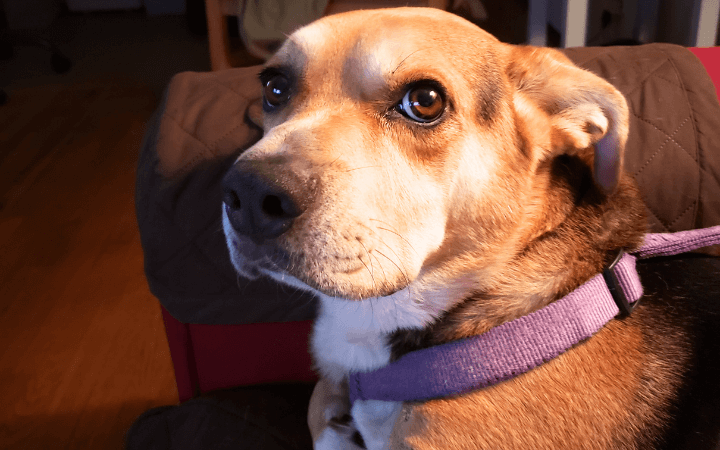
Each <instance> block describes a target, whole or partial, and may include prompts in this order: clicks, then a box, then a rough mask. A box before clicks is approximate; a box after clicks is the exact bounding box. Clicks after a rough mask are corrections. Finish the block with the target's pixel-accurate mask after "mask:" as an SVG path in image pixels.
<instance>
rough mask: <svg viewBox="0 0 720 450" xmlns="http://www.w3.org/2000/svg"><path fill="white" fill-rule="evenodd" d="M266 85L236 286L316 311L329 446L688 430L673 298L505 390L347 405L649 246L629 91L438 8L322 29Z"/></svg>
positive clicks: (297, 38)
mask: <svg viewBox="0 0 720 450" xmlns="http://www.w3.org/2000/svg"><path fill="white" fill-rule="evenodd" d="M260 80H261V82H262V86H263V99H262V110H263V112H262V125H263V128H264V136H263V138H262V139H261V140H260V141H259V142H257V143H256V144H255V145H253V146H252V147H251V148H249V149H248V150H246V151H245V152H244V153H242V154H241V156H240V157H239V158H238V159H237V161H236V162H235V163H234V165H233V166H232V168H231V169H230V170H229V171H228V173H227V175H226V176H225V178H224V179H223V186H224V187H223V189H224V193H223V195H224V197H223V219H222V220H223V230H224V233H225V235H226V240H227V245H228V249H229V252H230V257H231V261H232V263H233V266H234V267H235V269H236V270H237V271H238V273H240V274H242V275H244V276H247V277H250V278H256V277H258V276H269V277H272V278H274V279H276V280H278V281H280V282H282V283H285V284H288V285H290V286H294V287H297V288H299V289H304V290H310V291H312V292H313V293H315V294H316V295H317V296H318V298H319V312H318V317H317V320H316V322H315V325H314V332H313V335H312V338H311V349H312V354H313V358H314V362H315V365H316V367H317V370H318V372H319V375H320V377H321V380H320V382H319V383H318V385H317V387H316V389H315V393H314V394H313V399H312V400H311V404H310V410H309V415H308V422H309V426H310V430H311V433H312V435H313V440H314V443H315V448H316V449H355V448H368V449H389V448H392V449H440V448H443V449H444V448H447V449H526V448H527V449H530V448H532V449H656V448H658V449H659V448H669V447H663V446H667V445H671V444H672V443H673V442H675V443H677V442H680V440H681V437H678V436H680V435H681V434H682V433H686V434H688V433H689V431H687V430H689V429H690V428H688V426H689V425H688V426H685V425H682V424H681V423H680V422H682V420H680V419H677V417H678V416H679V414H678V411H679V409H681V408H685V410H688V407H687V405H690V403H688V402H689V400H687V401H686V400H683V399H684V398H686V397H687V396H685V397H683V395H685V394H683V393H684V392H686V391H687V389H688V388H687V386H688V385H689V384H688V383H689V381H688V377H690V375H688V374H689V371H690V369H689V367H695V368H697V367H699V366H697V364H695V365H694V362H693V361H696V359H697V357H696V356H694V355H697V351H695V350H694V349H696V347H695V344H694V342H695V341H694V340H693V339H694V337H693V334H692V329H693V326H694V325H693V324H695V322H693V320H691V319H690V318H689V317H690V316H689V315H682V314H681V313H679V312H678V311H680V310H682V308H683V307H681V306H677V305H674V304H673V303H672V302H670V301H667V302H665V303H663V302H662V301H657V302H654V301H652V300H645V299H644V300H643V303H642V304H641V305H640V306H639V307H638V308H636V310H635V311H634V312H633V313H632V314H631V315H630V316H629V317H627V318H624V319H622V320H613V321H611V322H610V323H608V324H607V325H606V326H605V327H603V328H602V329H601V330H600V331H599V332H598V333H597V334H596V335H594V336H593V337H592V338H590V339H588V340H587V341H586V342H584V343H582V345H578V346H575V347H573V348H572V349H571V350H570V351H568V352H566V353H564V354H562V355H560V356H559V357H557V358H555V359H553V360H551V361H548V362H547V363H545V364H543V365H541V366H539V367H537V368H535V369H533V370H531V371H529V372H527V373H525V374H522V375H520V376H517V377H515V378H513V379H510V380H507V381H504V382H503V383H500V384H497V385H495V386H492V387H489V388H486V389H479V390H476V391H473V392H470V393H467V394H463V395H460V396H453V397H450V398H440V399H433V400H429V401H420V402H405V403H402V402H392V401H380V400H367V401H358V402H356V403H355V404H354V405H352V407H351V406H350V403H349V400H348V399H347V389H348V387H347V378H348V374H349V373H350V372H358V371H360V372H363V371H370V370H374V369H377V368H380V367H383V366H385V365H387V364H388V363H389V362H391V361H395V360H397V359H398V358H400V357H401V356H402V355H405V354H407V353H409V352H411V351H414V350H418V349H422V348H427V347H432V346H436V345H439V344H443V343H446V342H451V341H456V340H458V339H462V338H466V337H471V336H476V335H480V334H482V333H485V332H487V331H488V330H491V329H493V328H494V327H497V326H499V325H501V324H503V323H506V322H508V321H511V320H513V319H516V318H518V317H521V316H524V315H527V314H529V313H531V312H533V311H536V310H538V309H540V308H542V307H545V306H546V305H548V304H550V303H552V302H554V301H556V300H557V299H559V298H561V297H563V296H565V295H567V294H568V293H570V292H572V291H573V290H574V289H576V288H577V287H578V286H580V285H581V284H582V283H584V282H585V281H587V280H589V279H590V278H592V277H593V276H595V275H597V274H598V273H600V272H601V271H602V270H603V268H605V267H607V265H608V264H610V262H611V261H612V259H613V258H614V257H615V255H616V254H617V252H618V251H619V250H621V249H623V250H626V251H631V250H634V249H636V248H638V247H639V246H640V245H641V244H642V242H643V237H644V234H645V232H646V221H645V216H644V206H643V203H642V201H641V200H640V195H639V193H638V190H637V187H636V186H635V184H634V182H633V180H632V179H631V177H630V176H629V175H627V174H626V173H625V172H624V171H623V153H624V151H625V143H626V139H627V135H628V106H627V103H626V100H625V99H624V97H623V96H622V95H621V94H620V93H619V92H618V91H617V90H616V89H615V88H614V87H613V86H612V85H610V84H609V83H608V82H606V81H604V80H603V79H601V78H599V77H598V76H596V75H594V74H592V73H590V72H588V71H585V70H582V69H580V68H578V67H576V66H575V65H574V64H572V63H571V62H570V61H569V60H568V59H567V58H566V57H565V56H563V55H562V54H561V53H560V52H558V51H556V50H552V49H547V48H534V47H528V46H513V45H508V44H504V43H501V42H499V41H498V40H497V39H495V38H494V37H493V36H491V35H490V34H488V33H486V32H484V31H483V30H481V29H479V28H478V27H476V26H475V25H473V24H471V23H470V22H467V21H465V20H464V19H462V18H460V17H458V16H455V15H452V14H450V13H447V12H443V11H440V10H434V9H429V8H399V9H380V10H368V11H354V12H348V13H343V14H339V15H334V16H329V17H325V18H323V19H320V20H319V21H317V22H314V23H312V24H310V25H308V26H306V27H303V28H301V29H299V30H298V31H296V32H295V33H293V34H292V35H291V36H289V38H288V39H287V41H286V42H285V43H284V44H283V46H282V47H281V48H280V49H279V51H278V52H277V53H276V54H275V55H274V56H273V57H272V58H271V59H270V60H269V61H268V62H267V63H266V65H265V68H264V69H263V70H262V72H261V74H260ZM658 264H659V263H658ZM702 264H716V261H715V260H712V261H710V262H707V261H704V262H702ZM683 267H684V266H683ZM653 270H654V269H653ZM671 271H672V272H673V273H676V274H677V273H683V274H684V275H683V276H686V277H692V276H693V275H694V274H696V273H697V271H696V270H694V269H692V268H686V269H685V270H684V271H682V270H679V269H672V270H671ZM649 273H650V276H649V277H650V278H652V274H653V273H655V272H653V271H652V270H651V271H650V272H649ZM657 283H660V284H662V283H664V282H663V281H662V278H660V279H659V281H657ZM668 289H669V288H668ZM646 291H652V292H654V291H653V289H652V288H650V289H648V288H647V286H646ZM666 291H667V289H666ZM698 292H699V291H698ZM678 295H680V294H678ZM650 297H652V295H651V296H650ZM666 297H667V298H670V297H672V296H671V295H670V296H667V295H666ZM676 316H680V317H681V319H677V320H675V319H676ZM689 330H690V331H689ZM713 348H715V350H717V346H715V347H713ZM715 350H713V351H714V352H715ZM711 354H712V355H714V356H713V357H712V358H715V356H717V354H718V353H717V352H715V353H711ZM708 355H710V353H709V354H708ZM694 358H695V359H694ZM712 358H710V359H712ZM693 370H695V369H693ZM698 370H699V369H698ZM703 370H704V369H703ZM705 372H707V371H705ZM712 373H713V374H718V373H720V372H718V371H715V372H712ZM713 376H714V375H713ZM705 378H706V382H705V384H703V385H702V386H704V389H707V391H706V392H707V393H708V395H710V391H712V392H714V393H717V388H713V386H714V384H717V383H714V384H713V382H711V381H708V380H710V379H712V377H710V378H707V377H705ZM713 389H714V390H713ZM687 392H689V391H687ZM693 392H696V391H693ZM683 402H684V403H683ZM706 409H707V408H706ZM703 411H704V410H703ZM688 417H689V416H688ZM686 422H687V420H686ZM683 423H684V422H683ZM686 425H687V424H686ZM683 426H685V428H682V427H683ZM680 429H682V430H686V431H677V430H680ZM673 430H675V431H673ZM713 430H714V428H713ZM719 432H720V431H719ZM673 433H674V434H673ZM713 445H714V444H713ZM674 448H679V447H674ZM692 448H700V447H692ZM708 448H710V447H708Z"/></svg>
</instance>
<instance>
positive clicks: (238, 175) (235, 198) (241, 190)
mask: <svg viewBox="0 0 720 450" xmlns="http://www.w3.org/2000/svg"><path fill="white" fill-rule="evenodd" d="M222 188H223V203H224V204H225V210H226V212H227V216H228V219H229V220H230V224H231V225H232V227H233V228H234V229H235V231H236V232H238V233H239V234H242V235H245V236H248V237H250V238H252V239H253V240H254V241H255V242H257V243H262V242H263V241H264V240H266V239H273V238H276V237H278V236H280V235H281V234H283V233H284V232H286V231H287V230H288V229H289V228H290V226H291V225H292V223H293V220H294V219H295V218H296V217H297V216H299V215H300V214H301V213H302V209H301V208H300V207H299V205H298V204H297V202H295V201H294V200H293V199H292V197H291V195H290V193H288V192H287V191H286V190H285V189H283V188H282V187H280V186H279V185H278V184H277V183H273V182H271V181H269V180H268V179H266V178H265V177H263V176H262V175H260V174H258V173H257V172H255V171H253V170H252V169H248V168H245V167H242V166H240V167H238V166H237V165H235V166H233V167H231V168H230V170H229V171H228V173H227V174H226V175H225V177H223V180H222Z"/></svg>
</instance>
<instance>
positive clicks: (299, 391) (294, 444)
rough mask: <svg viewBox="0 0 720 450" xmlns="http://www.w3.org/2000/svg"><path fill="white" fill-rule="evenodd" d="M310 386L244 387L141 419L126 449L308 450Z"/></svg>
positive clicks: (153, 411) (156, 410)
mask: <svg viewBox="0 0 720 450" xmlns="http://www.w3.org/2000/svg"><path fill="white" fill-rule="evenodd" d="M312 389H313V385H312V384H292V385H275V386H254V387H243V388H236V389H232V390H223V391H217V392H213V393H209V394H206V395H203V396H202V397H198V398H195V399H191V400H188V401H187V402H185V403H183V404H181V405H179V406H161V407H158V408H153V409H151V410H149V411H147V412H145V413H144V414H142V415H141V416H140V417H139V418H138V419H137V420H136V421H135V423H134V424H133V425H132V427H131V428H130V430H129V431H128V433H127V436H126V445H125V449H126V450H211V449H212V450H224V449H227V450H230V449H232V450H251V449H252V450H311V449H312V439H311V438H310V431H309V430H308V427H307V420H306V417H307V408H308V403H309V401H310V395H311V394H312Z"/></svg>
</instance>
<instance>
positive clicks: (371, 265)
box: [357, 238, 377, 288]
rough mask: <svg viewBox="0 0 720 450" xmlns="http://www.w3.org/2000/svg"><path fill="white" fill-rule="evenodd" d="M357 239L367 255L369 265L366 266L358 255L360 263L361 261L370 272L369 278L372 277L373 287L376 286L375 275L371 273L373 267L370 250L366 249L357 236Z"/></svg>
mask: <svg viewBox="0 0 720 450" xmlns="http://www.w3.org/2000/svg"><path fill="white" fill-rule="evenodd" d="M357 241H358V243H359V244H360V245H361V246H362V248H363V250H365V253H366V254H367V255H368V261H369V262H370V267H369V268H368V266H367V264H365V262H364V261H363V260H362V258H360V257H358V259H359V260H360V262H361V263H363V266H365V268H366V269H367V271H368V272H369V273H370V278H371V279H372V282H373V288H375V287H377V285H376V283H375V276H374V273H373V272H374V267H373V263H372V257H371V256H370V252H369V251H368V249H367V248H366V247H365V245H363V243H362V241H361V240H360V239H359V238H358V239H357Z"/></svg>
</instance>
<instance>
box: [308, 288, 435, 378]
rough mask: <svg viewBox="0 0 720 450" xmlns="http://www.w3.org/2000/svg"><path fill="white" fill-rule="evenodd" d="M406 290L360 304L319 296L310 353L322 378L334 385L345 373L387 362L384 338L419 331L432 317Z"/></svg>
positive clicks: (387, 352) (387, 353) (388, 350)
mask: <svg viewBox="0 0 720 450" xmlns="http://www.w3.org/2000/svg"><path fill="white" fill-rule="evenodd" d="M424 306H426V305H425V304H424V303H423V302H418V301H417V299H414V298H413V297H412V295H411V288H406V289H403V290H401V291H398V292H396V293H395V294H392V295H389V296H387V297H376V298H370V299H365V300H362V301H352V300H343V299H339V298H334V297H328V296H325V295H320V311H319V314H318V317H317V319H316V321H315V329H314V332H313V337H312V350H313V354H314V356H315V361H316V363H317V364H318V369H319V370H320V372H321V374H322V376H323V377H326V378H328V379H330V380H332V381H335V382H337V383H339V382H341V381H342V380H343V379H344V378H345V377H346V376H347V374H348V373H349V372H353V371H368V370H373V369H376V368H378V367H382V366H384V365H386V364H387V363H388V362H389V360H390V348H389V346H388V342H387V338H388V336H389V335H390V333H392V332H394V331H396V330H399V329H403V328H422V327H424V326H426V325H427V324H428V323H430V322H431V321H432V320H433V319H434V317H433V314H432V313H431V312H430V311H428V310H427V309H426V308H425V307H424Z"/></svg>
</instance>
